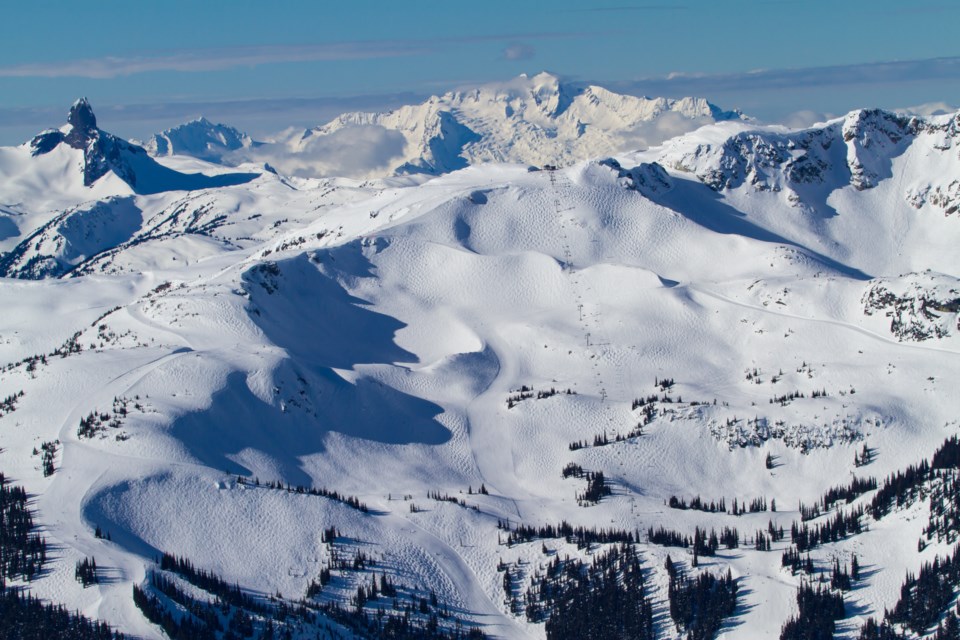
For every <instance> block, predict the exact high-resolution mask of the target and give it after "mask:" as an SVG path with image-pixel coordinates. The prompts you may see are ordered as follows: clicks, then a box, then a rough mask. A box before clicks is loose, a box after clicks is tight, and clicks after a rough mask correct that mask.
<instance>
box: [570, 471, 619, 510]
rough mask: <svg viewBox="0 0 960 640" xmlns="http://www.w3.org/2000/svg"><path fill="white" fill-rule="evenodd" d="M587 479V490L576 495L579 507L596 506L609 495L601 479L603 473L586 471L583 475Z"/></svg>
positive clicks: (608, 489)
mask: <svg viewBox="0 0 960 640" xmlns="http://www.w3.org/2000/svg"><path fill="white" fill-rule="evenodd" d="M584 477H585V478H586V479H587V488H586V489H585V490H584V491H583V493H578V494H577V502H578V503H579V504H580V506H581V507H583V506H586V505H589V504H597V503H598V502H600V500H602V499H603V497H604V496H609V495H610V494H611V491H610V487H609V486H607V481H606V479H605V478H604V477H603V471H587V472H586V473H585V474H584Z"/></svg>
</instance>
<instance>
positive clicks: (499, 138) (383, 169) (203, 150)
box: [145, 73, 743, 177]
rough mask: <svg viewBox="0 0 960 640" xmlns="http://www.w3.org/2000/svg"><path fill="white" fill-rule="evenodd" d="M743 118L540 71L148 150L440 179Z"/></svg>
mask: <svg viewBox="0 0 960 640" xmlns="http://www.w3.org/2000/svg"><path fill="white" fill-rule="evenodd" d="M742 118H743V116H742V114H740V113H739V112H731V111H723V110H721V109H720V108H719V107H717V106H715V105H713V104H710V103H709V102H707V101H706V100H704V99H703V98H681V99H667V98H637V97H633V96H627V95H620V94H616V93H613V92H611V91H608V90H606V89H604V88H602V87H597V86H575V85H572V84H567V83H564V82H561V80H560V79H559V78H557V77H556V76H554V75H551V74H548V73H540V74H538V75H536V76H533V77H527V76H520V77H518V78H516V79H514V80H512V81H510V82H506V83H500V84H491V85H484V86H481V87H478V88H475V89H469V90H461V91H451V92H448V93H445V94H443V95H442V96H433V97H431V98H429V99H428V100H426V101H425V102H423V103H421V104H418V105H409V106H404V107H400V108H399V109H395V110H393V111H388V112H385V113H362V112H355V113H345V114H342V115H340V116H339V117H337V118H335V119H334V120H332V121H331V122H329V123H327V124H325V125H323V126H318V127H315V128H313V129H308V130H306V131H301V132H296V131H291V132H287V133H286V134H285V135H284V136H283V137H282V138H281V139H280V140H277V141H274V142H273V143H267V144H264V143H260V142H254V141H253V140H251V138H250V137H249V136H247V135H246V134H243V133H241V132H239V131H237V130H236V129H233V128H231V127H228V126H226V125H222V124H214V123H212V122H210V121H208V120H206V119H204V118H200V119H198V120H195V121H193V122H189V123H187V124H184V125H180V126H178V127H174V128H172V129H167V130H166V131H163V132H161V133H158V134H156V135H154V136H153V137H152V138H151V139H150V140H149V141H148V142H147V143H146V144H145V147H146V148H147V149H148V151H150V153H151V154H153V155H158V156H164V155H170V154H180V155H189V156H194V157H196V158H200V159H203V160H208V161H211V162H217V163H222V164H228V165H236V164H240V163H242V162H245V161H252V160H253V161H261V162H264V161H265V162H269V163H270V164H271V165H273V166H276V167H278V168H279V169H280V170H281V171H282V170H283V169H284V167H287V168H289V169H290V170H289V171H288V172H289V173H292V174H298V175H304V176H310V175H341V176H343V175H346V176H351V177H367V176H371V175H376V176H385V175H402V174H427V175H439V174H442V173H448V172H450V171H455V170H457V169H461V168H463V167H465V166H468V165H475V164H480V163H485V162H514V163H521V164H533V165H543V164H570V163H572V162H577V161H579V160H585V159H587V158H591V157H595V156H597V155H603V154H611V153H617V152H621V151H628V150H633V149H637V148H643V147H646V146H649V145H650V144H654V143H658V142H660V141H662V140H663V139H665V138H667V137H672V136H673V135H676V134H678V133H682V132H685V131H689V130H692V129H694V128H696V127H698V126H701V125H703V124H708V123H712V122H717V121H723V120H740V119H742Z"/></svg>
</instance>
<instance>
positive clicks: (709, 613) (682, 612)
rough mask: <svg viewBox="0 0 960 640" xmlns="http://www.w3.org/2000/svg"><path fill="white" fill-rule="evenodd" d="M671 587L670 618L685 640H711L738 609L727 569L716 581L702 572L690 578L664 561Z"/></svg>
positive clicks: (668, 558)
mask: <svg viewBox="0 0 960 640" xmlns="http://www.w3.org/2000/svg"><path fill="white" fill-rule="evenodd" d="M666 569H667V573H668V574H669V576H670V586H669V588H668V590H667V594H668V597H669V600H670V617H671V618H673V622H674V624H676V625H677V629H678V630H681V631H684V632H686V634H687V639H688V640H711V639H712V638H713V637H714V636H715V635H716V633H717V631H718V630H719V629H720V626H721V625H722V624H723V619H724V618H726V617H729V616H731V615H733V612H734V610H735V609H736V608H737V583H736V582H735V581H734V580H733V575H732V574H731V573H730V570H729V569H728V570H727V573H726V575H725V576H723V577H721V578H718V577H716V576H715V575H713V574H712V573H709V572H703V573H701V574H700V575H698V576H697V577H696V578H693V579H690V578H688V577H687V576H686V574H685V573H684V572H683V571H682V570H681V569H680V568H679V567H678V566H677V565H675V564H674V563H673V561H672V560H671V559H670V556H667V561H666Z"/></svg>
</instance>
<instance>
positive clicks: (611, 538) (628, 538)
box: [497, 521, 640, 549]
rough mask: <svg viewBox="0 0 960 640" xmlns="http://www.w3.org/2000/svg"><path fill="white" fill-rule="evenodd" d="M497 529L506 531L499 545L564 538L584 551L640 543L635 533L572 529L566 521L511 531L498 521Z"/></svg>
mask: <svg viewBox="0 0 960 640" xmlns="http://www.w3.org/2000/svg"><path fill="white" fill-rule="evenodd" d="M497 527H498V528H500V529H505V530H507V532H508V533H507V538H506V540H502V539H501V541H500V542H501V544H506V545H508V546H512V545H515V544H521V543H524V542H530V541H532V540H547V539H556V538H564V539H565V540H566V541H567V544H576V545H577V548H578V549H584V548H586V547H588V546H590V545H591V544H611V543H631V544H632V543H634V542H639V541H640V536H639V534H638V533H637V532H635V531H627V530H625V529H594V528H587V527H581V526H577V527H574V526H573V525H571V524H570V523H568V522H566V521H562V522H561V523H560V524H559V525H550V524H548V525H541V526H539V527H534V526H531V525H525V524H520V525H517V526H516V528H514V529H511V528H510V527H509V525H508V524H507V523H505V522H501V521H498V522H497Z"/></svg>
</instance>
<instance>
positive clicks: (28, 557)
mask: <svg viewBox="0 0 960 640" xmlns="http://www.w3.org/2000/svg"><path fill="white" fill-rule="evenodd" d="M46 558H47V543H46V540H44V538H43V537H42V536H40V535H39V534H38V533H36V532H35V531H34V523H33V514H32V513H31V512H30V510H29V509H28V508H27V492H26V491H25V490H24V488H23V487H20V486H17V485H11V484H9V482H8V481H7V479H6V477H5V476H4V475H3V473H0V639H3V640H8V639H9V640H48V639H51V638H70V639H71V640H119V639H122V638H123V635H122V634H120V633H116V632H114V631H112V630H111V629H110V627H109V626H107V625H106V624H104V623H101V622H93V621H91V620H89V619H88V618H85V617H83V616H81V615H79V614H76V613H70V612H69V611H67V610H66V609H65V608H64V607H63V606H61V605H55V604H48V603H44V602H41V601H40V600H37V599H36V598H34V597H32V596H31V595H30V594H29V593H26V592H25V591H24V590H22V589H18V588H13V587H8V586H7V584H6V581H7V579H23V580H31V579H32V578H33V577H34V576H36V574H37V573H38V572H39V571H40V569H41V568H42V567H43V563H44V562H46ZM78 567H79V565H78ZM95 572H96V569H95V568H94V573H95Z"/></svg>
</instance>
